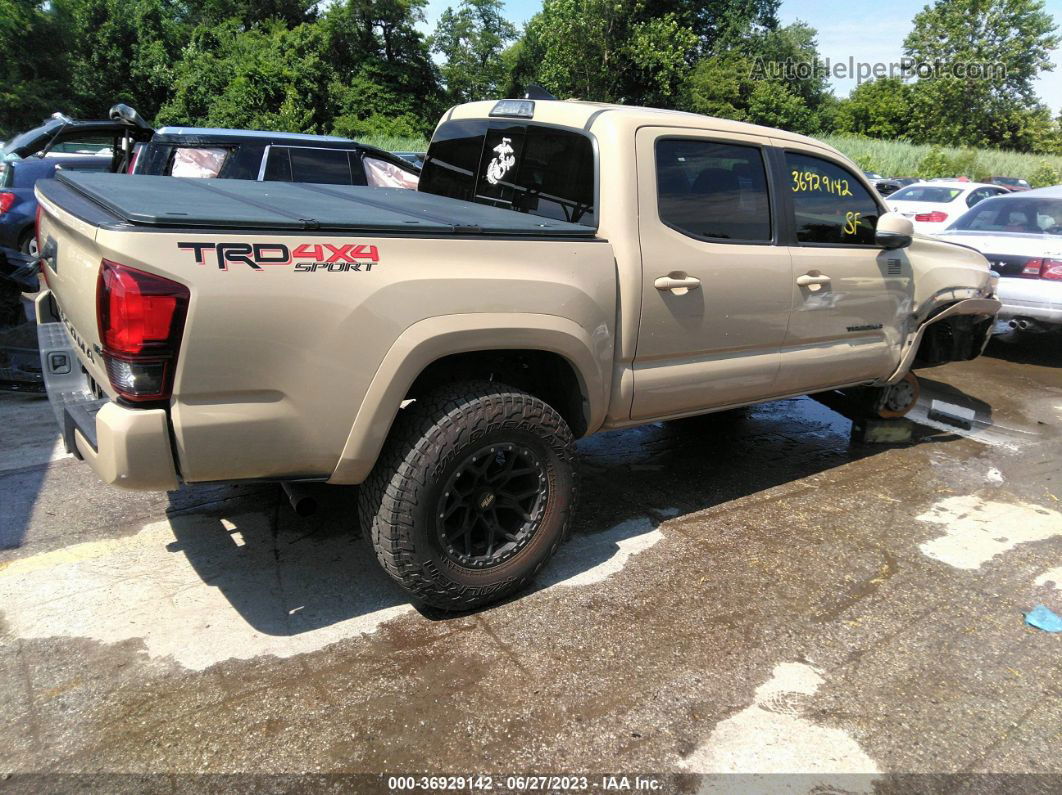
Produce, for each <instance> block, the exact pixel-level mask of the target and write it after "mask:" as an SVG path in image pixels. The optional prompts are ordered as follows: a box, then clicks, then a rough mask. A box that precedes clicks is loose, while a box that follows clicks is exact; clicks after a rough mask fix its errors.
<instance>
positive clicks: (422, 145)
mask: <svg viewBox="0 0 1062 795" xmlns="http://www.w3.org/2000/svg"><path fill="white" fill-rule="evenodd" d="M358 143H362V144H367V145H369V146H375V147H378V148H380V149H386V150H387V151H388V152H427V151H428V139H427V138H414V137H408V136H404V135H366V136H365V137H362V138H358Z"/></svg>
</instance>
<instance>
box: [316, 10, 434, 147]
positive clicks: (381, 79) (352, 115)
mask: <svg viewBox="0 0 1062 795" xmlns="http://www.w3.org/2000/svg"><path fill="white" fill-rule="evenodd" d="M424 5H425V0H347V2H345V3H336V4H335V5H332V6H330V7H329V8H328V10H327V11H326V12H325V13H324V14H323V15H322V17H321V20H320V22H319V23H318V24H319V25H320V26H321V29H322V31H323V33H324V35H325V37H326V42H327V45H326V46H327V53H328V59H329V62H330V65H331V67H332V68H333V69H334V72H335V79H334V81H333V82H332V85H331V90H330V98H331V99H330V101H331V103H332V105H333V109H334V112H335V120H334V127H333V129H334V130H335V131H336V132H339V133H341V134H352V131H356V130H359V129H365V125H366V123H367V121H368V120H369V119H373V118H374V117H375V118H380V117H390V118H400V119H403V125H410V124H412V125H415V127H416V129H417V130H418V132H419V133H420V134H425V133H427V132H430V130H431V129H432V127H433V126H434V124H435V122H436V121H437V120H438V116H439V114H440V112H441V111H442V109H443V107H444V106H443V98H442V91H441V89H440V87H439V75H438V71H437V70H436V68H435V66H434V64H433V63H432V62H431V57H430V55H429V53H428V47H427V43H426V42H425V40H424V37H423V36H422V35H421V34H420V32H419V31H418V30H417V29H416V25H417V23H418V22H421V21H423V19H424V12H423V8H424Z"/></svg>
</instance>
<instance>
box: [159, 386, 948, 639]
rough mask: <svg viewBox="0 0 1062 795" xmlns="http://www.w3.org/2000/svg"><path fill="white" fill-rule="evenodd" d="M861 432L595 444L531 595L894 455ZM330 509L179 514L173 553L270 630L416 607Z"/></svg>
mask: <svg viewBox="0 0 1062 795" xmlns="http://www.w3.org/2000/svg"><path fill="white" fill-rule="evenodd" d="M850 432H851V421H850V420H848V419H847V418H845V417H843V416H841V415H840V414H838V413H836V412H834V411H832V410H830V409H828V408H826V407H825V406H823V405H821V404H819V403H818V402H816V401H814V400H812V399H810V398H800V399H796V400H787V401H780V402H776V403H768V404H763V405H759V406H754V407H751V408H748V409H744V410H740V411H733V412H726V413H724V414H717V415H708V416H705V417H700V418H694V419H689V420H681V421H673V422H662V423H654V424H651V425H647V426H643V427H640V428H634V429H630V430H623V431H614V432H609V433H603V434H599V435H597V436H594V437H591V438H589V439H585V440H583V441H582V442H580V444H579V448H580V457H581V465H582V471H583V481H582V484H583V485H582V495H581V502H580V507H579V509H578V512H577V514H576V517H575V520H574V523H573V539H572V540H571V541H570V542H569V543H568V544H566V545H565V546H564V547H562V549H561V551H560V553H559V554H558V555H557V557H556V559H555V560H554V561H552V562H551V563H550V565H549V566H548V567H547V568H546V569H545V570H544V571H543V572H542V574H541V575H540V577H539V581H538V583H537V584H536V585H535V586H534V590H541V589H543V588H546V587H551V586H557V585H566V584H569V585H581V584H587V583H591V582H595V581H599V580H601V579H603V578H604V577H607V576H609V574H611V573H613V572H614V571H618V570H619V569H620V568H622V566H623V564H624V563H625V562H626V560H627V559H629V558H630V557H631V555H632V554H633V553H635V552H637V551H639V549H641V548H643V547H644V546H645V545H646V544H647V543H648V541H649V534H651V533H653V531H654V530H655V529H656V528H657V527H658V526H659V524H660V523H661V522H663V521H666V519H668V518H670V517H674V516H680V515H683V514H687V513H691V512H694V511H699V510H703V509H706V508H710V507H712V506H715V505H719V504H721V503H724V502H728V501H731V500H735V499H738V498H741V497H745V496H748V495H752V494H755V493H757V492H761V491H764V490H766V489H769V488H772V487H774V486H777V485H780V484H784V483H787V482H791V481H795V480H799V479H801V478H805V477H808V476H811V475H814V474H816V473H819V472H822V471H824V470H827V469H831V468H833V467H837V466H841V465H843V464H845V463H848V462H851V461H854V460H858V459H860V458H864V457H866V456H870V455H874V454H876V453H878V452H880V451H882V450H884V449H887V447H884V446H880V445H876V446H872V445H856V444H852V443H851V441H850ZM937 433H939V432H937ZM183 493H184V491H182V492H178V493H174V495H173V496H174V497H176V495H177V494H183ZM184 502H185V504H187V500H185V501H184ZM319 502H320V509H319V511H318V513H316V514H315V515H313V516H312V517H309V518H301V517H298V516H296V515H295V513H294V512H293V511H292V510H291V508H290V507H289V506H288V505H287V502H286V498H285V497H284V495H283V493H282V492H281V490H280V489H279V488H272V487H266V488H257V489H256V490H255V491H254V493H253V494H250V495H248V496H247V497H245V498H237V499H236V500H230V501H229V502H228V503H226V504H225V505H224V506H219V509H218V510H216V511H212V510H211V509H210V508H209V507H201V508H196V509H194V510H188V509H187V508H186V509H184V510H181V509H179V508H178V507H177V506H176V505H174V507H173V509H171V510H172V513H171V516H170V524H171V525H172V527H173V532H174V534H175V536H176V540H175V542H174V543H173V544H172V545H171V547H170V551H171V552H175V553H176V552H179V553H181V554H183V555H185V556H186V558H187V560H188V562H189V563H190V564H191V565H192V566H193V567H194V569H195V570H196V572H197V574H198V575H199V577H201V578H202V580H203V582H204V583H205V584H206V585H208V586H211V587H215V588H218V589H219V590H220V591H221V593H222V594H223V595H224V596H225V598H226V599H227V600H228V602H229V603H230V604H231V605H232V607H233V609H234V610H236V611H237V612H238V613H239V614H240V616H241V617H242V618H243V620H244V621H246V622H247V623H248V624H249V625H251V627H253V628H254V629H255V630H256V631H258V632H260V633H264V634H267V635H276V636H294V635H299V634H301V633H305V632H310V631H313V630H317V629H321V628H324V627H329V626H332V625H335V624H338V623H341V622H351V625H350V629H351V634H357V633H358V632H363V631H372V630H373V629H375V627H376V626H378V624H379V623H380V622H382V621H383V620H386V619H387V618H389V617H391V616H392V615H393V614H394V608H396V607H399V606H405V605H407V604H408V602H409V600H408V597H407V596H406V594H405V593H404V592H403V591H401V590H400V589H399V588H398V587H397V586H395V585H394V584H393V583H392V582H391V580H390V579H389V578H388V577H387V575H385V574H384V572H383V571H382V569H381V568H380V566H379V565H378V564H377V562H376V559H375V556H374V555H373V553H372V550H371V549H370V547H369V545H368V544H367V543H365V542H364V540H362V539H361V538H360V537H359V533H358V531H357V529H356V528H357V520H356V516H357V513H356V492H355V490H353V489H341V488H334V487H321V489H320V493H319ZM517 598H519V597H517ZM422 612H423V614H424V615H425V616H426V617H428V618H432V619H441V618H447V617H449V616H450V615H451V614H444V613H437V612H436V611H432V610H430V609H429V610H423V611H422Z"/></svg>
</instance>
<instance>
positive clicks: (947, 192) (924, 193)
mask: <svg viewBox="0 0 1062 795" xmlns="http://www.w3.org/2000/svg"><path fill="white" fill-rule="evenodd" d="M960 193H962V190H960V189H959V188H942V187H940V186H938V185H912V186H911V187H909V188H904V189H903V190H898V191H896V193H894V194H892V196H890V197H889V201H894V202H932V203H934V204H946V203H947V202H950V201H951V200H952V199H954V198H955V197H956V196H958V195H959V194H960Z"/></svg>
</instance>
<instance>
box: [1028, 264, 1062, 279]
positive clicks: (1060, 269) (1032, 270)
mask: <svg viewBox="0 0 1062 795" xmlns="http://www.w3.org/2000/svg"><path fill="white" fill-rule="evenodd" d="M1021 275H1022V276H1024V277H1025V278H1026V279H1049V280H1050V281H1053V282H1062V260H1057V259H1031V260H1028V261H1027V262H1026V263H1025V267H1023V268H1022V269H1021Z"/></svg>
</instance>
